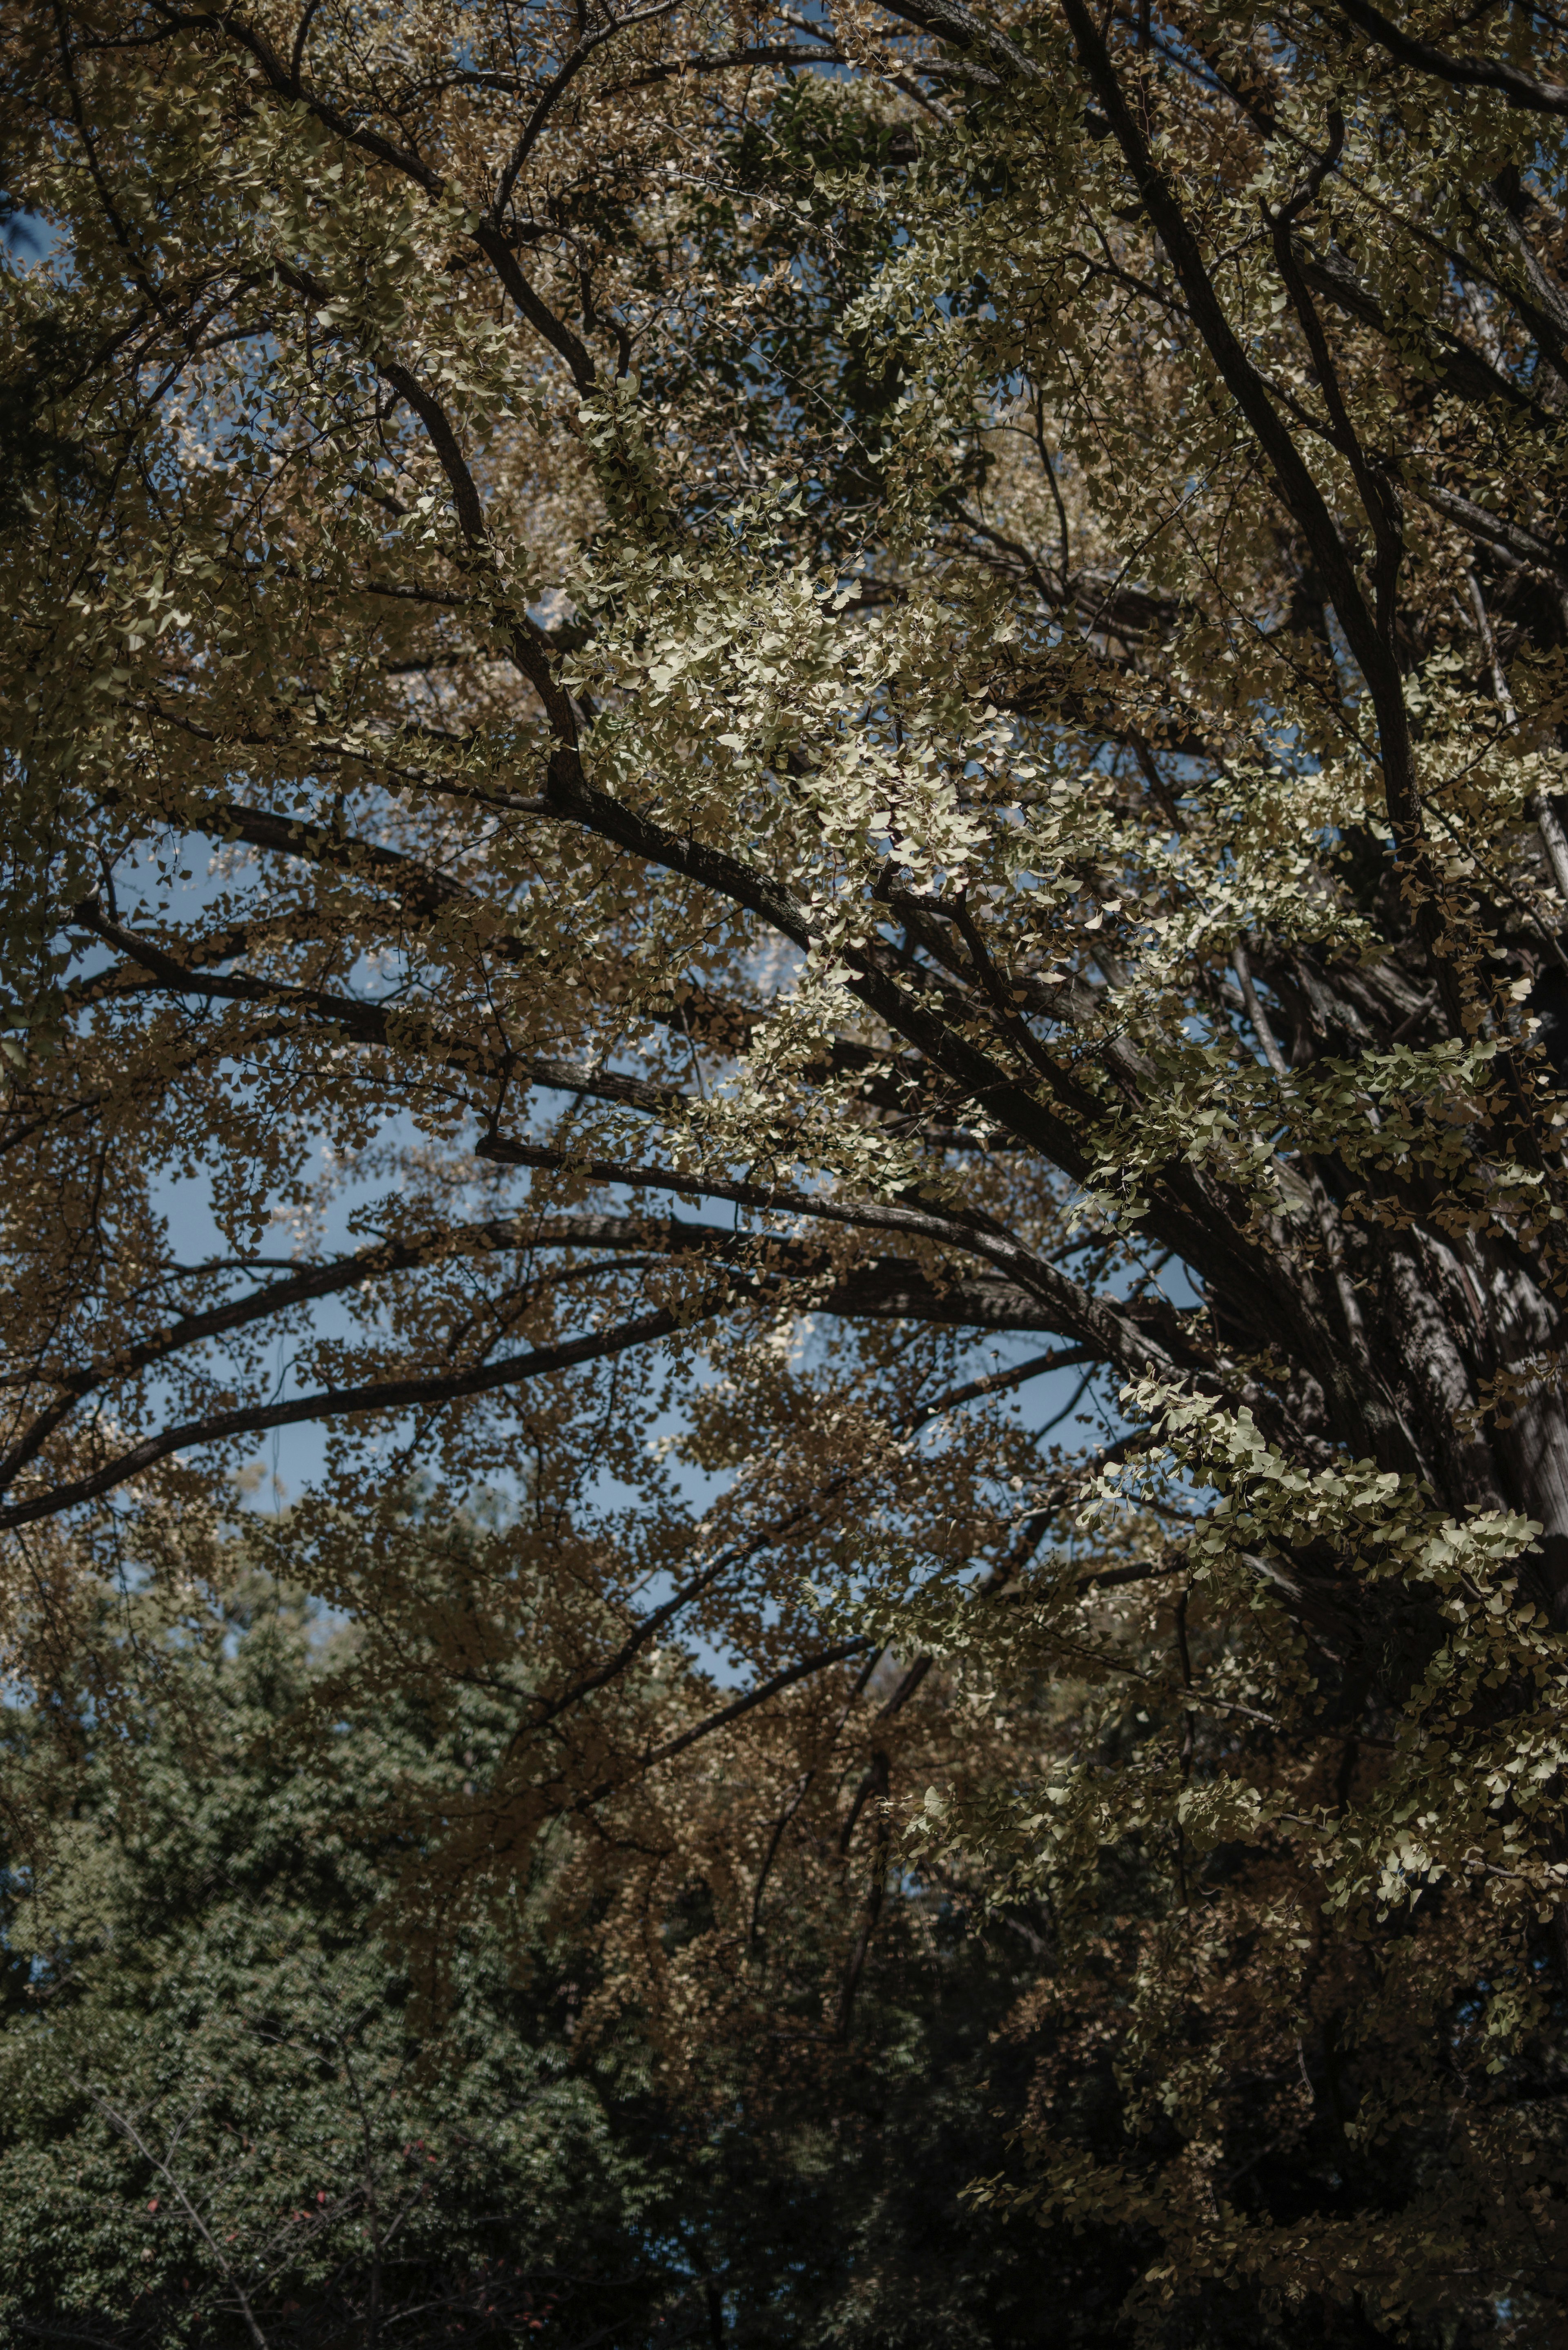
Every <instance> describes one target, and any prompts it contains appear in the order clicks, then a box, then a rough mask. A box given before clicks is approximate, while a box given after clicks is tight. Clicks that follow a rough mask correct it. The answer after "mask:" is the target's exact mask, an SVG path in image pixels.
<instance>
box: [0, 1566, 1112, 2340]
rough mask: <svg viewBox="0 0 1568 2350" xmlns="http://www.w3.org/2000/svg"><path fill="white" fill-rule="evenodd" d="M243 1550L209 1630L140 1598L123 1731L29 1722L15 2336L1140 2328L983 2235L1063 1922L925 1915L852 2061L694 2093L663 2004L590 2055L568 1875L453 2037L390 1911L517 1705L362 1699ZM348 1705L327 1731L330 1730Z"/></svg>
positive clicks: (1071, 2255) (470, 1981) (846, 2334)
mask: <svg viewBox="0 0 1568 2350" xmlns="http://www.w3.org/2000/svg"><path fill="white" fill-rule="evenodd" d="M426 1534H427V1539H429V1540H430V1541H431V1542H432V1544H436V1545H437V1546H438V1547H441V1548H443V1549H446V1548H452V1547H455V1548H457V1549H458V1550H460V1551H461V1550H462V1549H464V1548H466V1547H468V1546H469V1545H471V1544H473V1543H474V1542H476V1541H480V1540H482V1539H483V1534H482V1533H481V1531H480V1530H479V1529H478V1528H477V1527H475V1526H474V1525H472V1523H471V1524H469V1525H467V1526H462V1527H458V1528H445V1529H437V1528H429V1527H427V1529H426ZM230 1567H231V1572H230V1576H229V1578H228V1581H227V1584H226V1586H225V1587H223V1590H222V1593H221V1596H220V1598H219V1599H218V1601H217V1604H216V1605H215V1606H214V1607H213V1610H212V1612H211V1613H210V1614H209V1615H207V1616H206V1617H194V1616H192V1617H187V1618H186V1620H185V1621H183V1622H182V1623H179V1624H171V1623H169V1622H168V1621H166V1620H160V1615H159V1610H158V1607H157V1604H156V1603H155V1602H154V1603H151V1604H145V1603H144V1604H142V1605H140V1606H138V1607H135V1608H134V1609H133V1611H132V1623H133V1627H134V1637H135V1638H137V1639H138V1641H139V1642H140V1644H141V1646H142V1648H143V1651H144V1659H145V1658H152V1659H156V1662H157V1675H156V1679H155V1680H151V1682H150V1681H149V1677H148V1675H147V1672H146V1669H145V1663H144V1668H143V1675H142V1679H143V1685H144V1694H143V1695H142V1697H141V1698H140V1701H139V1702H138V1703H137V1704H135V1705H134V1706H133V1707H131V1708H130V1709H128V1710H127V1711H125V1712H123V1713H122V1714H121V1715H120V1717H119V1722H118V1724H117V1728H118V1730H119V1741H120V1743H119V1752H116V1751H115V1750H114V1748H113V1747H109V1748H108V1749H106V1748H105V1747H104V1746H102V1745H101V1744H100V1743H99V1742H98V1740H97V1739H96V1737H95V1734H94V1727H93V1724H92V1721H91V1718H90V1714H84V1715H83V1717H82V1718H81V1721H80V1725H79V1727H80V1731H81V1739H82V1744H81V1750H80V1752H79V1753H78V1757H77V1758H76V1762H75V1765H74V1767H72V1766H71V1765H69V1764H66V1765H64V1766H63V1767H62V1759H61V1756H60V1752H59V1746H58V1742H57V1740H54V1739H50V1738H49V1737H47V1734H46V1735H45V1737H44V1738H43V1739H42V1741H41V1742H40V1740H39V1737H38V1728H39V1726H38V1725H37V1724H36V1722H34V1721H29V1720H28V1718H27V1717H26V1714H25V1713H22V1712H20V1711H15V1712H13V1714H12V1715H11V1717H10V1719H9V1721H8V1722H7V1723H6V1726H5V1749H6V1762H7V1771H8V1774H9V1775H10V1776H11V1777H13V1778H14V1777H17V1776H21V1775H26V1774H32V1775H36V1774H37V1773H39V1772H40V1770H41V1772H42V1774H43V1776H44V1778H45V1779H46V1780H47V1785H48V1792H49V1795H50V1808H51V1811H52V1812H53V1814H54V1816H55V1821H56V1831H57V1840H56V1853H55V1858H54V1865H53V1866H51V1867H50V1868H49V1869H48V1870H47V1872H45V1873H44V1874H43V1875H41V1876H36V1875H33V1874H31V1873H29V1872H27V1871H26V1870H22V1869H16V1868H13V1869H12V1870H11V1871H9V1872H8V1873H7V1875H6V1877H5V1880H4V1883H3V1887H0V1898H3V1899H4V1903H5V1909H4V1917H5V1940H6V1947H7V1950H8V1951H9V1953H10V1955H11V1958H12V1960H13V1964H14V1966H15V1967H16V1970H17V1973H18V1978H19V1979H18V1980H16V1981H14V1982H13V1984H12V1986H11V1997H10V1999H9V2000H8V2002H7V2013H6V2015H5V2020H4V2022H3V2023H0V2278H3V2280H4V2282H0V2340H3V2341H5V2342H6V2343H7V2344H10V2343H17V2344H25V2343H30V2342H38V2341H48V2340H73V2341H78V2342H81V2341H91V2342H94V2343H99V2344H104V2345H115V2350H130V2345H141V2344H162V2343H167V2342H171V2341H173V2342H191V2343H193V2344H200V2345H204V2350H213V2345H220V2344H223V2345H226V2344H229V2343H231V2342H232V2343H235V2344H240V2345H251V2346H252V2350H254V2345H258V2344H264V2345H266V2350H285V2345H295V2344H299V2345H308V2350H326V2345H329V2344H335V2343H343V2344H352V2345H356V2350H358V2345H361V2344H364V2343H366V2342H369V2341H376V2342H379V2343H381V2344H383V2345H396V2344H408V2343H432V2344H433V2343H447V2342H453V2341H461V2342H504V2341H512V2342H516V2341H526V2340H532V2339H535V2338H537V2337H543V2338H544V2339H545V2341H555V2342H566V2343H571V2344H584V2343H588V2342H597V2341H604V2340H614V2341H617V2342H620V2343H624V2344H627V2345H634V2344H635V2345H639V2350H641V2345H648V2350H673V2345H676V2344H678V2343H680V2342H688V2341H689V2342H694V2343H699V2344H701V2345H706V2350H712V2345H714V2344H715V2342H717V2341H721V2340H722V2341H723V2342H725V2343H731V2344H749V2345H763V2344H772V2343H784V2342H788V2343H803V2342H810V2343H823V2344H826V2343H829V2342H834V2343H860V2344H864V2343H867V2342H886V2341H888V2340H889V2339H897V2340H898V2341H900V2342H903V2343H906V2344H909V2345H917V2344H919V2345H930V2350H936V2345H953V2344H955V2343H973V2344H977V2345H979V2344H984V2345H990V2344H992V2343H996V2342H1012V2341H1015V2340H1020V2339H1033V2338H1034V2316H1035V2313H1036V2312H1037V2311H1038V2310H1039V2309H1040V2308H1041V2307H1042V2306H1049V2305H1051V2304H1052V2303H1056V2304H1058V2305H1060V2304H1061V2303H1065V2304H1066V2306H1067V2309H1068V2311H1069V2313H1070V2314H1069V2315H1068V2317H1067V2319H1066V2330H1065V2331H1064V2332H1063V2333H1059V2334H1058V2335H1057V2337H1056V2338H1058V2339H1066V2340H1071V2341H1074V2342H1090V2343H1097V2342H1102V2341H1105V2340H1106V2339H1107V2338H1109V2336H1108V2334H1107V2332H1106V2322H1107V2319H1108V2318H1109V2317H1110V2315H1111V2314H1112V2312H1113V2311H1114V2305H1115V2300H1116V2294H1115V2292H1114V2291H1113V2290H1110V2289H1108V2284H1107V2279H1106V2273H1105V2267H1106V2262H1105V2251H1104V2248H1103V2247H1086V2246H1080V2245H1077V2244H1075V2243H1074V2242H1073V2241H1071V2240H1070V2239H1069V2238H1068V2237H1067V2236H1066V2233H1065V2231H1064V2230H1058V2231H1057V2232H1056V2234H1055V2235H1054V2237H1044V2236H1042V2235H1041V2234H1040V2233H1039V2232H1038V2231H1037V2230H1019V2229H1016V2228H1012V2229H1009V2228H1007V2227H1006V2226H1005V2225H1004V2224H998V2223H995V2222H993V2223H992V2225H991V2226H989V2227H985V2226H981V2227H979V2228H977V2227H975V2226H974V2225H972V2224H971V2223H968V2222H966V2220H965V2219H964V2216H963V2212H962V2209H961V2204H960V2201H959V2194H960V2190H961V2189H962V2187H963V2186H964V2184H965V2182H966V2179H967V2178H969V2177H971V2176H972V2175H973V2173H974V2171H975V2170H976V2169H977V2168H984V2167H986V2166H987V2165H988V2164H994V2163H995V2161H996V2160H997V2159H998V2158H999V2156H1000V2153H1001V2150H1002V2130H1003V2126H1004V2121H1003V2119H1002V2116H1007V2115H1011V2116H1012V2119H1013V2120H1016V2119H1017V2118H1018V2116H1019V2114H1020V2112H1021V2108H1022V2102H1023V2090H1024V2088H1025V2086H1026V2082H1027V2073H1026V2068H1025V2066H1024V2064H1023V2062H1022V2060H1021V2056H1020V2054H1017V2053H1014V2054H1012V2055H1011V2056H1010V2057H1009V2058H1008V2059H1006V2060H1005V2061H1004V2062H1003V2063H1002V2064H1001V2065H1000V2066H999V2065H998V2064H996V2063H995V2062H994V2060H992V2057H991V2055H990V2052H989V2051H988V2048H987V2032H988V2028H993V2027H994V2026H995V2024H996V2023H997V2022H999V2021H1000V2020H1001V2018H1002V2014H1003V2013H1004V2012H1005V2010H1006V2007H1007V2005H1008V2004H1009V2002H1010V2001H1011V2000H1012V1998H1013V1997H1015V1996H1016V1994H1017V1992H1018V1991H1019V1990H1020V1989H1021V1988H1023V1986H1024V1985H1025V1984H1026V1983H1027V1981H1028V1979H1029V1975H1030V1972H1031V1971H1032V1969H1033V1958H1032V1955H1031V1951H1030V1950H1029V1948H1028V1946H1027V1943H1026V1942H1025V1941H1023V1940H1022V1939H1019V1938H1018V1937H1017V1936H1016V1935H1014V1936H1013V1937H1012V1938H1011V1949H1012V1955H1011V1956H1010V1955H1009V1952H1008V1950H1005V1949H1003V1948H1000V1947H996V1946H994V1945H993V1946H992V1947H991V1948H990V1949H987V1948H985V1946H984V1945H983V1944H982V1943H981V1941H979V1940H977V1939H976V1938H975V1937H974V1936H972V1935H968V1934H965V1933H963V1932H962V1931H960V1930H955V1929H954V1921H952V1920H951V1919H949V1920H948V1921H947V1922H946V1923H945V1924H944V1922H943V1920H942V1919H941V1918H939V1917H937V1916H935V1915H934V1914H932V1907H933V1905H932V1904H931V1902H930V1901H929V1898H928V1899H927V1900H925V1901H924V1902H921V1901H919V1900H917V1901H915V1902H912V1903H910V1904H908V1905H907V1906H906V1908H905V1914H904V1915H903V1917H902V1918H895V1919H894V1920H892V1921H891V1925H892V1931H891V1933H890V1935H889V1936H888V1937H887V1938H885V1939H884V1942H883V1945H882V1948H881V1950H880V1951H879V1954H878V1957H879V1963H878V1969H877V1994H878V1995H877V1998H876V1999H875V2000H874V2001H871V2002H867V2004H866V2006H865V2007H864V2008H863V2010H862V2015H861V2023H862V2030H861V2033H860V2037H859V2041H858V2043H857V2047H856V2049H855V2051H854V2052H853V2054H852V2055H851V2054H846V2052H845V2051H842V2050H839V2049H832V2050H830V2051H827V2052H826V2054H825V2052H823V2051H821V2050H818V2049H813V2048H810V2047H802V2046H801V2045H799V2044H798V2043H794V2044H792V2043H789V2042H788V2041H787V2040H785V2039H784V2038H781V2037H779V2036H777V2035H775V2036H774V2038H773V2039H772V2040H771V2042H770V2041H764V2042H763V2043H762V2045H761V2046H760V2047H759V2048H753V2050H752V2051H750V2052H749V2053H748V2052H744V2051H741V2050H737V2049H736V2048H735V2047H733V2046H731V2045H725V2046H722V2047H721V2048H719V2049H718V2050H717V2051H716V2052H715V2061H713V2062H711V2064H709V2065H708V2066H707V2067H706V2068H705V2071H704V2075H703V2078H702V2080H701V2085H700V2093H699V2094H698V2095H695V2096H692V2095H682V2096H672V2095H670V2087H669V2084H668V2081H667V2079H665V2078H664V2077H661V2066H660V2064H659V2054H658V2050H657V2047H656V2046H654V2045H653V2044H651V2043H649V2040H648V2038H647V2036H646V2035H645V2034H643V2033H640V2032H639V2030H638V2028H637V2023H636V2020H635V2018H628V2017H626V2016H622V2017H621V2018H620V2019H618V2022H617V2023H616V2025H615V2026H614V2028H613V2029H612V2030H610V2031H608V2032H606V2033H600V2034H598V2035H597V2036H596V2037H595V2038H594V2039H593V2040H592V2042H591V2044H587V2045H586V2043H585V2035H584V2033H583V2032H582V2030H581V2028H580V2027H581V2022H582V2017H583V2012H584V2010H585V2007H586V2006H587V2004H589V2003H590V2002H591V2001H592V1998H593V1996H594V1993H595V1991H596V1989H597V1976H598V1968H597V1961H596V1956H595V1950H594V1947H593V1941H592V1938H591V1936H590V1937H584V1938H581V1939H577V1940H576V1941H575V1942H570V1943H568V1942H566V1941H564V1940H562V1939H558V1938H553V1937H551V1936H550V1935H549V1933H548V1932H547V1931H545V1930H541V1929H542V1926H543V1922H544V1918H545V1911H546V1908H547V1905H546V1904H545V1902H543V1901H542V1900H541V1899H540V1898H538V1895H539V1894H540V1893H541V1892H542V1891H543V1890H544V1889H545V1888H544V1887H543V1886H539V1887H535V1900H534V1901H533V1902H532V1903H531V1904H530V1905H529V1910H528V1915H527V1917H526V1918H525V1919H524V1931H523V1936H522V1938H521V1939H522V1942H523V1955H524V1959H525V1962H526V1963H525V1966H524V1969H523V1970H519V1969H518V1967H517V1965H516V1963H515V1961H516V1960H517V1957H518V1954H519V1953H518V1941H519V1937H518V1936H517V1934H516V1933H515V1932H513V1933H510V1934H507V1935H496V1934H493V1933H492V1934H488V1935H486V1934H484V1933H479V1934H471V1935H469V1936H467V1937H465V1938H464V1941H463V1947H462V1951H461V1953H460V1956H459V1961H458V1964H457V1967H456V1969H455V1980H454V1983H453V1987H452V1998H451V2000H450V2002H448V2005H447V2008H446V2011H445V2013H444V2016H443V2019H442V2023H441V2030H440V2033H439V2034H438V2035H437V2036H436V2038H435V2039H434V2040H433V2041H431V2039H430V2038H429V2037H427V2036H425V2035H423V2034H421V2033H417V2032H414V2031H410V2028H409V2015H410V2008H411V2006H412V2004H413V2002H414V1994H415V1991H416V1986H415V1985H414V1983H413V1982H412V1981H410V1975H409V1971H408V1968H407V1964H406V1960H404V1958H403V1957H402V1956H401V1954H400V1952H399V1951H398V1950H397V1949H396V1948H395V1947H394V1946H393V1945H392V1944H390V1943H389V1940H388V1939H387V1938H386V1935H385V1933H384V1931H382V1930H380V1929H379V1923H378V1920H379V1917H380V1918H384V1913H385V1908H386V1904H387V1900H388V1897H389V1894H391V1893H392V1892H393V1890H394V1888H395V1886H396V1882H397V1861H398V1845H399V1837H398V1835H397V1832H396V1829H395V1827H394V1826H393V1825H391V1820H392V1815H393V1814H394V1813H395V1801H394V1798H395V1795H396V1792H397V1790H398V1789H399V1788H400V1786H403V1785H406V1783H408V1781H409V1780H410V1779H419V1778H422V1779H424V1780H426V1781H427V1782H428V1783H431V1784H433V1785H435V1786H438V1787H439V1786H440V1785H441V1784H442V1783H444V1781H445V1779H446V1777H447V1776H448V1775H449V1774H450V1773H453V1772H457V1771H462V1770H463V1769H465V1768H466V1769H469V1770H473V1769H475V1768H480V1767H483V1764H484V1763H487V1762H489V1761H490V1760H491V1759H493V1754H494V1752H495V1750H496V1747H497V1745H498V1743H499V1742H500V1741H501V1740H502V1739H504V1734H505V1729H506V1721H505V1716H504V1712H503V1711H502V1710H501V1709H499V1708H497V1707H496V1706H494V1705H493V1703H487V1702H486V1701H485V1700H484V1699H483V1697H471V1698H470V1700H469V1701H468V1703H467V1704H466V1705H465V1707H464V1709H463V1713H462V1719H461V1721H457V1722H453V1723H447V1724H441V1725H436V1724H433V1723H432V1722H431V1720H430V1719H429V1717H428V1716H427V1715H425V1714H424V1713H423V1712H422V1710H421V1707H420V1706H419V1705H418V1704H417V1703H404V1704H402V1705H390V1706H389V1705H388V1704H387V1703H386V1701H385V1700H383V1699H380V1698H379V1696H378V1695H377V1694H376V1693H374V1692H372V1691H369V1690H365V1689H363V1688H362V1687H360V1686H359V1685H358V1674H357V1669H356V1668H357V1662H358V1648H359V1643H358V1639H357V1637H356V1635H355V1634H354V1633H353V1631H352V1630H350V1629H346V1628H343V1627H339V1628H337V1629H336V1630H332V1631H330V1632H327V1633H325V1635H324V1628H323V1627H322V1626H321V1625H320V1624H319V1622H318V1621H317V1620H314V1619H313V1617H312V1616H311V1613H310V1611H308V1610H307V1609H306V1608H305V1607H302V1606H301V1605H300V1604H299V1601H298V1599H297V1596H291V1595H289V1594H287V1593H283V1592H279V1591H278V1590H277V1588H276V1587H275V1586H274V1585H273V1584H271V1583H270V1582H269V1580H268V1579H267V1578H266V1577H265V1575H259V1574H258V1573H257V1572H256V1571H255V1569H254V1565H251V1564H249V1563H248V1562H247V1560H246V1557H245V1551H244V1544H238V1543H237V1544H236V1545H235V1548H234V1552H233V1553H232V1554H231V1560H230ZM121 1637H123V1634H122V1635H121ZM328 1692H329V1698H330V1702H331V1705H332V1708H333V1711H334V1716H335V1719H336V1721H337V1735H336V1737H335V1738H334V1740H333V1741H332V1742H331V1743H330V1745H329V1746H328V1747H327V1748H326V1749H323V1748H322V1747H321V1746H320V1745H319V1744H318V1743H316V1742H312V1741H311V1740H310V1739H309V1738H308V1737H307V1736H305V1735H302V1727H301V1725H302V1717H303V1718H306V1719H307V1718H308V1714H309V1711H310V1706H311V1701H312V1700H313V1699H317V1698H321V1697H324V1696H327V1694H328ZM127 1747H129V1749H130V1753H131V1755H132V1757H133V1760H132V1762H131V1764H130V1770H129V1771H128V1770H127V1765H126V1749H127ZM128 1785H129V1786H131V1787H133V1788H134V1791H135V1792H134V1797H133V1799H132V1800H127V1789H128ZM922 1912H923V1913H924V1914H923V1915H922ZM815 1922H816V1924H817V1927H818V1930H819V1933H820V1930H821V1928H822V1926H823V1924H824V1923H826V1925H827V1926H828V1928H829V1933H828V1937H827V1939H831V1921H830V1920H828V1921H823V1920H818V1921H815ZM1003 1939H1005V1938H1003ZM889 1945H891V1946H892V1947H891V1948H889ZM999 2101H1000V2103H999ZM1112 2275H1113V2276H1114V2269H1113V2271H1112Z"/></svg>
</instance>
